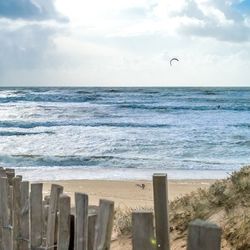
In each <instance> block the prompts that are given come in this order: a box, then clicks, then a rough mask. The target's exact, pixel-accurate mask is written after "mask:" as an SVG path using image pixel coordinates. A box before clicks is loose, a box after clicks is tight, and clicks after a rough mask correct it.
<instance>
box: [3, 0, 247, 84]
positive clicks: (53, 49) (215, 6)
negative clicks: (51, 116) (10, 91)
mask: <svg viewBox="0 0 250 250" xmlns="http://www.w3.org/2000/svg"><path fill="white" fill-rule="evenodd" d="M235 4H237V1H236V0H234V1H233V0H231V1H229V0H228V1H222V0H176V1H173V0H138V1H134V0H126V1H125V0H106V1H99V0H93V1H86V0H71V1H68V0H57V1H56V9H57V11H58V12H61V13H62V14H63V15H64V16H67V17H68V18H69V19H70V22H69V23H67V24H61V23H60V24H59V23H57V22H55V21H54V22H52V21H49V22H48V21H43V22H39V23H38V21H34V20H33V21H21V20H18V21H16V22H13V21H10V20H5V21H4V22H5V23H8V24H7V30H6V29H4V26H3V25H2V26H1V22H0V30H1V35H0V41H1V42H2V44H5V45H3V46H2V50H1V49H0V53H4V55H5V58H6V61H8V62H9V65H8V66H6V67H5V66H4V65H3V64H0V70H1V68H2V69H4V70H2V72H4V74H2V75H1V76H0V80H1V79H2V82H6V83H15V79H16V80H18V81H19V82H20V84H30V85H32V84H35V83H38V84H53V85H56V84H58V85H60V84H64V85H65V84H73V85H75V84H79V85H80V84H82V85H102V84H106V85H143V84H145V85H153V84H157V85H185V84H190V85H202V86H204V85H230V84H245V85H247V84H250V76H249V74H248V68H249V67H250V53H249V52H248V51H250V35H249V34H250V32H249V31H250V30H249V29H250V21H249V20H250V17H249V16H247V15H246V14H245V13H241V12H239V11H238V10H237V9H235V8H234V5H235ZM2 22H3V20H2ZM35 27H36V28H35ZM2 31H4V32H2ZM36 43H37V45H35V44H36ZM6 44H12V47H10V46H9V47H8V46H7V45H6ZM27 44H30V46H27ZM6 46H7V47H6ZM32 46H33V47H32ZM4 48H5V49H4ZM6 48H7V49H6ZM16 55H17V60H15V56H16ZM24 55H25V56H24ZM171 57H178V58H179V59H180V62H179V63H177V64H176V65H174V67H170V66H169V59H171ZM8 58H9V59H8ZM7 59H8V60H7ZM19 65H21V67H20V66H19ZM31 69H32V70H31ZM13 72H15V74H14V75H13ZM40 75H42V76H43V77H39V76H40Z"/></svg>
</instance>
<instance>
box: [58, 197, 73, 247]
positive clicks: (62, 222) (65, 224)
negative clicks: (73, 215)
mask: <svg viewBox="0 0 250 250" xmlns="http://www.w3.org/2000/svg"><path fill="white" fill-rule="evenodd" d="M69 240H70V197H69V196H67V195H65V194H61V195H60V197H59V218H58V243H57V250H69Z"/></svg>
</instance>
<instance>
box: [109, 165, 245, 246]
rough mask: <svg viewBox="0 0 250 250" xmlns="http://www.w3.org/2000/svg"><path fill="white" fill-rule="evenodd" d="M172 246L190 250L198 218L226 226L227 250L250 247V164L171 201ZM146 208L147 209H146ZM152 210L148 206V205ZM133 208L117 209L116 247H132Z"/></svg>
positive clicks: (225, 241)
mask: <svg viewBox="0 0 250 250" xmlns="http://www.w3.org/2000/svg"><path fill="white" fill-rule="evenodd" d="M169 208H170V226H171V228H170V231H171V249H173V250H179V249H186V240H187V227H188V223H189V222H190V221H192V220H194V219H196V218H200V219H203V220H207V221H210V222H213V223H216V224H217V225H219V226H220V227H221V228H222V247H221V249H223V250H249V249H250V166H246V167H243V168H242V169H241V170H240V171H237V172H234V173H232V174H231V175H230V177H228V178H227V179H223V180H219V181H216V182H214V183H213V184H211V185H210V186H209V188H206V189H202V188H199V189H197V190H196V191H194V192H191V193H189V194H186V195H184V196H182V197H178V198H176V199H175V200H173V201H171V202H170V206H169ZM142 209H143V208H142ZM145 209H148V208H145ZM131 211H132V209H128V210H127V211H124V210H119V209H118V210H116V216H115V231H116V232H117V236H116V237H115V238H114V240H113V242H112V249H117V250H127V249H132V247H131V221H130V218H131Z"/></svg>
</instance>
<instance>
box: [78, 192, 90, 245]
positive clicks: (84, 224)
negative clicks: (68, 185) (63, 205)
mask: <svg viewBox="0 0 250 250" xmlns="http://www.w3.org/2000/svg"><path fill="white" fill-rule="evenodd" d="M75 206H76V224H75V236H76V237H75V250H87V249H88V195H86V194H82V193H75Z"/></svg>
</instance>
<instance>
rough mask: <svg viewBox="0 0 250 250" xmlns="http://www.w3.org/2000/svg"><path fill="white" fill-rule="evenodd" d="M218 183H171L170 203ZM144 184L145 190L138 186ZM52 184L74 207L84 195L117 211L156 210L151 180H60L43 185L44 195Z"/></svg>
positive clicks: (204, 181)
mask: <svg viewBox="0 0 250 250" xmlns="http://www.w3.org/2000/svg"><path fill="white" fill-rule="evenodd" d="M215 181H216V180H211V179H209V180H208V179H200V180H169V182H168V187H169V200H173V199H174V198H176V197H180V196H182V195H185V194H187V193H190V192H192V191H195V190H197V189H198V188H207V187H209V186H210V185H211V184H212V183H214V182H215ZM142 183H143V184H145V188H144V189H142V188H141V187H139V186H138V185H137V184H139V185H141V184H142ZM51 184H59V185H62V186H63V187H64V192H65V193H66V194H67V195H69V196H70V197H71V200H72V204H74V193H75V192H82V193H86V194H88V195H89V204H90V205H98V203H99V199H108V200H112V201H114V202H115V207H120V208H140V207H153V187H152V181H148V180H146V181H145V180H144V181H143V180H140V181H138V180H129V181H124V180H123V181H117V180H112V181H110V180H60V181H43V186H44V189H43V190H44V195H48V194H49V193H50V188H51Z"/></svg>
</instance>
